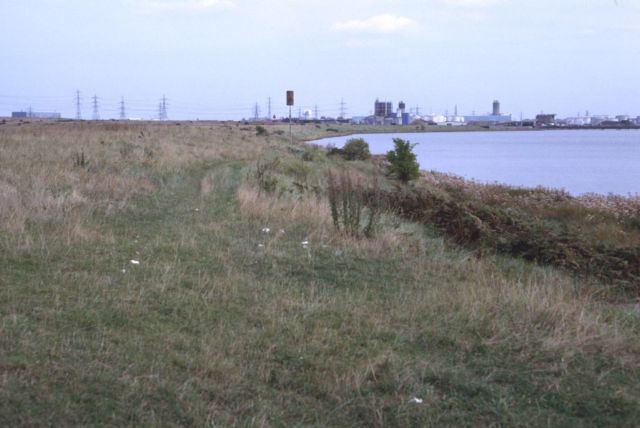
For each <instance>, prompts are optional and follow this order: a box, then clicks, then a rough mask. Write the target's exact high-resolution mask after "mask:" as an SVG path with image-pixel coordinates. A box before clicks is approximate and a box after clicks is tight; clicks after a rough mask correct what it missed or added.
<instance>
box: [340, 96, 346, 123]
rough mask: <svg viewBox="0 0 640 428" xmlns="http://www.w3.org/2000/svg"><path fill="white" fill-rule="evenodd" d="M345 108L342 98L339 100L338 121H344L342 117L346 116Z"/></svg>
mask: <svg viewBox="0 0 640 428" xmlns="http://www.w3.org/2000/svg"><path fill="white" fill-rule="evenodd" d="M345 106H346V104H345V102H344V98H340V119H344V116H345V115H346V114H347V112H346V109H345Z"/></svg>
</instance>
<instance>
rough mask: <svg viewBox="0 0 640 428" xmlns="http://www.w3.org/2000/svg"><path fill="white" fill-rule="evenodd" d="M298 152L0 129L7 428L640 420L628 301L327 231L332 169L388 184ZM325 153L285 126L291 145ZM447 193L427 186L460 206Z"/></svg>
mask: <svg viewBox="0 0 640 428" xmlns="http://www.w3.org/2000/svg"><path fill="white" fill-rule="evenodd" d="M287 132H288V127H287V126H286V125H283V126H273V127H268V128H267V132H266V133H264V132H261V131H260V130H259V129H257V128H256V126H255V125H244V124H235V123H225V124H220V123H217V124H214V123H210V124H206V125H204V124H194V125H190V124H185V123H180V124H178V125H177V124H174V123H143V124H136V123H126V124H123V123H56V124H52V125H44V126H43V125H42V124H37V123H30V124H23V125H21V126H15V127H14V126H11V127H9V126H1V127H0V154H1V156H0V220H1V221H0V313H1V314H3V315H2V318H1V324H0V327H1V328H0V371H1V372H2V373H1V374H2V376H0V385H2V387H1V388H0V424H2V425H5V426H24V425H63V426H65V425H119V426H127V425H181V426H182V425H197V426H200V425H207V424H212V425H223V426H253V425H261V426H269V425H321V426H410V425H417V426H440V425H471V424H475V425H478V424H479V425H510V426H513V425H543V424H551V425H599V426H601V425H617V426H620V425H633V424H634V423H635V421H637V420H638V418H639V417H640V405H639V404H638V403H639V402H640V387H639V386H638V383H637V381H636V379H638V377H639V376H640V359H639V357H638V355H640V348H639V346H640V345H639V344H640V336H639V335H640V333H639V332H640V317H639V316H638V315H637V314H635V313H633V311H630V310H629V309H628V306H623V305H621V303H625V305H629V304H631V303H632V301H631V300H625V301H622V300H620V299H622V298H627V299H630V296H629V295H628V294H626V293H627V291H624V290H620V288H619V287H618V286H617V285H616V284H613V283H610V282H608V281H602V280H598V279H597V278H595V277H583V276H580V275H573V274H571V273H570V271H569V270H564V269H560V268H554V267H552V266H550V265H547V264H544V263H540V264H536V263H531V262H527V261H524V260H522V259H521V258H518V257H510V256H508V255H506V254H502V255H497V254H496V253H495V252H492V251H487V250H482V251H481V250H477V249H472V248H470V247H467V246H466V245H465V244H456V243H455V242H454V241H453V240H452V239H451V238H450V237H449V236H448V235H447V234H445V233H442V231H440V230H438V228H436V227H430V226H428V225H425V224H424V223H423V222H421V221H411V220H408V219H407V218H405V217H403V216H401V215H398V214H395V213H394V211H393V210H385V211H381V212H379V216H376V223H375V231H374V232H375V233H373V234H371V237H365V236H362V235H357V236H356V235H352V234H345V233H343V232H342V231H339V230H336V228H335V227H334V224H333V221H332V215H331V207H330V204H329V202H328V198H327V172H328V171H330V170H333V171H336V172H337V171H346V172H348V174H349V175H350V176H351V177H352V178H353V180H354V182H355V181H356V180H357V181H358V182H359V183H361V185H362V188H363V189H366V188H368V187H369V186H370V185H372V180H373V177H376V176H377V177H378V178H379V182H378V183H379V185H380V188H381V189H382V190H387V191H392V190H393V189H394V188H396V187H397V184H396V183H395V182H394V181H392V180H388V179H387V178H386V177H384V176H383V175H381V174H379V172H380V170H379V169H378V167H377V166H376V165H375V164H373V163H371V162H364V161H362V162H346V161H343V160H341V159H339V158H334V157H327V155H326V151H325V150H324V149H322V148H319V147H314V146H310V145H302V144H294V145H290V144H289V143H288V135H287ZM330 132H333V131H329V130H328V129H326V128H324V127H323V128H316V127H315V125H311V126H304V127H302V126H301V127H294V141H296V142H298V141H306V140H310V139H314V138H319V137H321V136H324V135H326V134H327V133H330ZM440 179H442V180H444V178H442V177H437V176H434V177H433V178H432V179H430V178H429V177H427V176H425V177H424V178H423V181H421V182H420V183H419V184H416V185H415V187H418V186H424V188H425V189H427V188H428V189H432V190H431V191H432V192H433V193H434V194H436V195H441V196H443V197H445V199H446V200H449V199H451V200H452V201H453V202H455V201H456V200H455V199H453V198H454V193H455V190H452V191H451V193H446V194H445V193H444V192H445V191H446V186H447V185H449V184H447V183H444V182H443V183H439V184H437V185H436V183H432V181H434V180H440ZM453 184H455V183H453ZM451 185H452V184H451ZM463 190H464V189H463ZM478 191H480V189H478ZM447 192H448V191H447ZM505 192H506V194H507V195H509V191H508V190H505ZM472 193H475V190H474V192H471V194H472ZM490 193H491V194H496V195H499V196H500V197H506V196H505V195H504V194H503V193H502V192H498V191H492V192H490ZM515 193H516V194H514V195H510V197H512V198H517V196H518V195H517V193H518V192H515ZM525 199H526V200H527V201H532V203H531V204H530V205H531V207H532V208H534V207H535V206H536V205H538V203H539V201H538V202H536V201H535V198H532V195H526V198H525ZM481 200H482V201H488V200H489V199H486V198H485V197H484V196H482V199H481ZM507 202H508V201H507V200H505V201H504V203H507ZM560 202H562V201H560ZM501 203H502V202H501V201H500V200H498V201H497V202H496V206H497V207H501V205H500V204H501ZM553 203H554V200H549V201H548V204H549V205H550V206H555V205H553ZM557 207H558V208H557V209H558V211H557V213H556V214H557V215H560V216H567V217H566V218H567V219H573V218H576V219H578V218H582V217H581V215H582V214H580V213H579V212H578V211H576V212H574V213H573V214H571V213H567V212H566V211H567V210H569V208H567V206H566V205H563V204H560V205H557ZM505 209H506V208H505ZM364 210H365V211H364V212H363V214H366V213H367V212H368V211H367V208H366V207H365V208H364ZM584 210H585V211H582V213H583V214H585V215H586V216H589V215H591V214H594V215H602V216H605V217H606V215H605V214H598V213H597V212H592V211H590V208H584ZM569 211H570V210H569ZM573 215H575V217H572V216H573ZM548 221H552V220H551V219H549V220H548ZM584 221H585V223H584V227H587V225H588V224H591V223H589V222H590V221H591V220H584ZM580 224H581V227H582V223H580ZM598 224H600V222H599V221H595V220H594V222H593V223H592V224H591V226H593V227H597V226H598ZM606 224H607V227H609V226H608V225H609V223H606ZM611 224H613V223H611ZM591 226H590V227H591ZM611 230H612V229H609V228H606V229H603V230H601V232H600V233H601V234H602V236H603V237H606V238H607V239H612V240H614V239H618V238H616V235H615V233H612V232H611ZM619 239H623V238H619ZM616 242H617V241H616ZM616 293H618V294H616ZM614 296H617V297H616V298H614Z"/></svg>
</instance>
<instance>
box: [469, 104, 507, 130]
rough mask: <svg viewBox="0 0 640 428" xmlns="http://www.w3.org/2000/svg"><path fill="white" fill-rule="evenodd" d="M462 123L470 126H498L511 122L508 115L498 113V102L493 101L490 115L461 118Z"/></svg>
mask: <svg viewBox="0 0 640 428" xmlns="http://www.w3.org/2000/svg"><path fill="white" fill-rule="evenodd" d="M463 117H464V122H465V123H467V124H470V125H473V124H475V125H498V124H501V123H509V122H511V115H510V114H502V113H501V112H500V101H498V100H494V101H493V105H492V112H491V114H485V115H467V116H463Z"/></svg>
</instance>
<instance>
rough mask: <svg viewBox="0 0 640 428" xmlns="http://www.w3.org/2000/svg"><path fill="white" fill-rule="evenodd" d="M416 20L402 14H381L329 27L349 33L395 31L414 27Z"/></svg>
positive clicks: (386, 32) (385, 32)
mask: <svg viewBox="0 0 640 428" xmlns="http://www.w3.org/2000/svg"><path fill="white" fill-rule="evenodd" d="M415 25H416V22H415V21H413V20H412V19H409V18H405V17H403V16H397V15H391V14H383V15H376V16H372V17H371V18H368V19H362V20H359V19H352V20H349V21H343V22H337V23H335V24H333V26H332V27H331V29H332V30H334V31H346V32H351V33H384V34H389V33H397V32H399V31H402V30H407V29H410V28H412V27H415Z"/></svg>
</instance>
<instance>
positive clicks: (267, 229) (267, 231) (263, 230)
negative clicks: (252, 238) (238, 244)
mask: <svg viewBox="0 0 640 428" xmlns="http://www.w3.org/2000/svg"><path fill="white" fill-rule="evenodd" d="M269 232H271V229H269V228H268V227H263V228H262V233H269Z"/></svg>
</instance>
